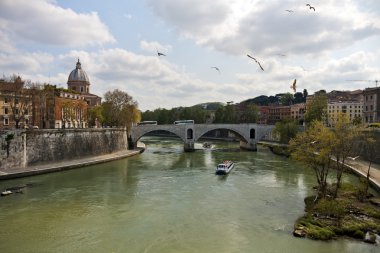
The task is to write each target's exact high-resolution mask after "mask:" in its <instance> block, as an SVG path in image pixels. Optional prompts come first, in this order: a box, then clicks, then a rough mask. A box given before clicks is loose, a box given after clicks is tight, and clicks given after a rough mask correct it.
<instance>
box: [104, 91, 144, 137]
mask: <svg viewBox="0 0 380 253" xmlns="http://www.w3.org/2000/svg"><path fill="white" fill-rule="evenodd" d="M104 100H105V101H104V103H103V104H102V106H103V112H104V116H105V119H106V120H105V121H106V122H107V123H108V124H110V125H111V126H123V127H127V130H130V128H128V126H130V125H131V124H132V123H135V122H137V119H139V116H138V115H137V114H139V113H137V112H138V110H137V107H138V104H137V102H136V101H135V100H133V98H132V96H130V95H129V94H128V93H127V92H124V91H121V90H118V89H116V90H114V91H107V92H106V93H105V94H104ZM129 114H132V115H129Z"/></svg>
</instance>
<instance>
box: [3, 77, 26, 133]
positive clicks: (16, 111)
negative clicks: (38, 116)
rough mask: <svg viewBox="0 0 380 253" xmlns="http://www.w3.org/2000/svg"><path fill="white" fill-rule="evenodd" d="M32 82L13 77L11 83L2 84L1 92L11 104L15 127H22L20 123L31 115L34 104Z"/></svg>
mask: <svg viewBox="0 0 380 253" xmlns="http://www.w3.org/2000/svg"><path fill="white" fill-rule="evenodd" d="M32 85H33V84H32V83H31V82H30V81H26V82H25V81H23V80H22V79H21V77H20V76H16V75H13V76H12V77H11V78H10V81H9V82H4V83H2V85H1V87H0V90H1V93H2V96H3V97H4V100H5V101H7V103H9V106H10V108H11V112H12V115H11V117H13V120H14V122H15V127H16V128H19V127H20V121H22V120H23V119H25V115H27V114H28V113H29V109H30V107H31V103H32V93H31V90H30V87H31V86H32Z"/></svg>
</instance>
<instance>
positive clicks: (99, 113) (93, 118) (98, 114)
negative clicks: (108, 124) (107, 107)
mask: <svg viewBox="0 0 380 253" xmlns="http://www.w3.org/2000/svg"><path fill="white" fill-rule="evenodd" d="M103 114H104V112H103V107H102V106H101V105H97V106H95V107H93V108H91V109H90V110H89V122H88V123H89V125H90V126H96V122H99V123H100V124H101V125H102V124H103V123H104V119H105V118H104V116H103Z"/></svg>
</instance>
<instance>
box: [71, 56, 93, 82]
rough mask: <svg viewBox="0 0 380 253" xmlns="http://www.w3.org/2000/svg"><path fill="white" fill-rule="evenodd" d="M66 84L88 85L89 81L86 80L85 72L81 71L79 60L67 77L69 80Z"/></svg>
mask: <svg viewBox="0 0 380 253" xmlns="http://www.w3.org/2000/svg"><path fill="white" fill-rule="evenodd" d="M67 82H68V83H69V82H86V83H90V80H89V79H88V76H87V74H86V72H85V71H84V70H83V69H82V66H81V64H80V61H79V59H78V62H77V65H76V68H75V69H74V70H73V71H71V73H70V75H69V79H68V81H67Z"/></svg>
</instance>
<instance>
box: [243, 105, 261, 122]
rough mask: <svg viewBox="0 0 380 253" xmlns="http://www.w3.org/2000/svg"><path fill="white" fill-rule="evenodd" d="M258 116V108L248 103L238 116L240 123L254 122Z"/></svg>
mask: <svg viewBox="0 0 380 253" xmlns="http://www.w3.org/2000/svg"><path fill="white" fill-rule="evenodd" d="M258 118H259V108H258V107H257V106H256V105H254V104H250V105H247V107H246V108H245V109H244V111H243V114H242V115H241V116H240V123H256V122H257V119H258Z"/></svg>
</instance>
